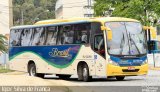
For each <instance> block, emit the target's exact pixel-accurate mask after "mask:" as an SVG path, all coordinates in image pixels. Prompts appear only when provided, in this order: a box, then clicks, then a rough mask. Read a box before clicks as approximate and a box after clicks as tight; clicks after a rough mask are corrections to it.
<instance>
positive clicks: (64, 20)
mask: <svg viewBox="0 0 160 92" xmlns="http://www.w3.org/2000/svg"><path fill="white" fill-rule="evenodd" d="M76 21H77V22H78V21H87V22H102V23H104V22H109V21H133V22H139V21H138V20H135V19H130V18H123V17H92V18H83V17H82V18H70V19H50V20H43V21H38V22H37V23H35V25H41V24H56V23H64V22H76Z"/></svg>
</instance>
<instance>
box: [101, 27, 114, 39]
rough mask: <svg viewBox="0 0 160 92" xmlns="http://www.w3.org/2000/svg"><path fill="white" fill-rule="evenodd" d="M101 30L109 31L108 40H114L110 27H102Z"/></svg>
mask: <svg viewBox="0 0 160 92" xmlns="http://www.w3.org/2000/svg"><path fill="white" fill-rule="evenodd" d="M101 30H103V31H104V30H106V31H107V40H112V30H111V29H110V28H108V27H105V26H101Z"/></svg>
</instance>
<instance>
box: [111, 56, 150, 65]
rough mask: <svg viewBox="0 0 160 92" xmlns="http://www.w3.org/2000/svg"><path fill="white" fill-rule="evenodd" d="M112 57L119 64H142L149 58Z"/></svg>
mask: <svg viewBox="0 0 160 92" xmlns="http://www.w3.org/2000/svg"><path fill="white" fill-rule="evenodd" d="M110 59H111V60H112V61H114V62H116V63H117V64H118V65H119V66H140V65H142V63H143V62H145V61H146V60H147V56H143V57H139V58H136V59H121V58H119V57H116V56H110Z"/></svg>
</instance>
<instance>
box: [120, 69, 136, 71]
mask: <svg viewBox="0 0 160 92" xmlns="http://www.w3.org/2000/svg"><path fill="white" fill-rule="evenodd" d="M122 71H123V72H138V71H139V69H135V70H128V69H123V70H122Z"/></svg>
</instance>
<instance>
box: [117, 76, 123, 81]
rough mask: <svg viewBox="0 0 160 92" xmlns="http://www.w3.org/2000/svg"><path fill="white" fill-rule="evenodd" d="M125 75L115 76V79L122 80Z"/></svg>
mask: <svg viewBox="0 0 160 92" xmlns="http://www.w3.org/2000/svg"><path fill="white" fill-rule="evenodd" d="M124 78H125V76H116V79H117V81H122V80H124Z"/></svg>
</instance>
